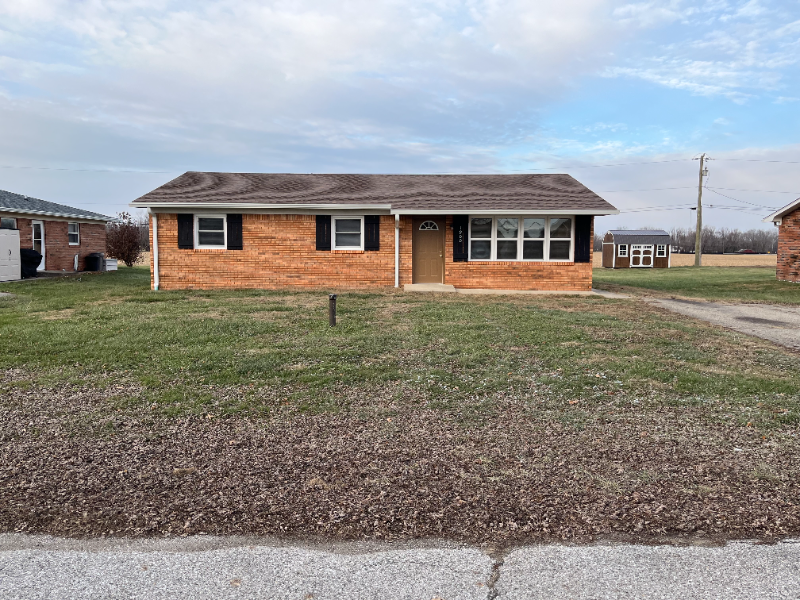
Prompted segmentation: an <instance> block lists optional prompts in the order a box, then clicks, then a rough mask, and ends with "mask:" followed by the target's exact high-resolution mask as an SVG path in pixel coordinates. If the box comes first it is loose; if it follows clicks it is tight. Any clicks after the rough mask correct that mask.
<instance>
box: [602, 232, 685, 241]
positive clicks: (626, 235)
mask: <svg viewBox="0 0 800 600" xmlns="http://www.w3.org/2000/svg"><path fill="white" fill-rule="evenodd" d="M608 233H610V234H611V235H613V236H614V243H615V244H671V243H672V238H671V237H670V235H669V234H668V233H667V232H666V231H664V230H663V229H609V230H608Z"/></svg>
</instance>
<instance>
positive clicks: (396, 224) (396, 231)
mask: <svg viewBox="0 0 800 600" xmlns="http://www.w3.org/2000/svg"><path fill="white" fill-rule="evenodd" d="M394 287H396V288H399V287H400V215H395V216H394Z"/></svg>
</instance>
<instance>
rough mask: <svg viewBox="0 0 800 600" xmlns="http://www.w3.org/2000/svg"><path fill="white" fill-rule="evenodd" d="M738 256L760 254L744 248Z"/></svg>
mask: <svg viewBox="0 0 800 600" xmlns="http://www.w3.org/2000/svg"><path fill="white" fill-rule="evenodd" d="M736 254H758V252H756V251H755V250H751V249H750V248H742V249H741V250H739V251H738V252H737V253H736Z"/></svg>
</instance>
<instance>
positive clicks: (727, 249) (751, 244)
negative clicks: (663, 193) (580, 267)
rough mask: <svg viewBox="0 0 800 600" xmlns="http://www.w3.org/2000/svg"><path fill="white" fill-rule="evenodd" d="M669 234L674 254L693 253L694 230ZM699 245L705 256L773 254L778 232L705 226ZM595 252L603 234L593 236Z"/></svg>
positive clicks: (599, 248) (776, 248) (598, 248)
mask: <svg viewBox="0 0 800 600" xmlns="http://www.w3.org/2000/svg"><path fill="white" fill-rule="evenodd" d="M669 234H670V236H671V237H672V248H673V251H674V252H678V253H681V254H691V253H693V252H694V237H695V231H694V229H691V228H686V229H683V228H680V227H674V228H673V229H671V230H670V232H669ZM702 246H703V252H704V253H705V254H725V253H731V252H739V251H740V250H753V251H754V252H758V253H760V254H766V253H767V252H771V253H773V254H774V253H775V252H777V251H778V230H777V229H750V230H748V231H740V230H738V229H726V228H724V227H722V228H720V229H717V228H716V227H704V228H703V234H702ZM594 249H595V252H601V251H602V250H603V235H600V234H595V236H594Z"/></svg>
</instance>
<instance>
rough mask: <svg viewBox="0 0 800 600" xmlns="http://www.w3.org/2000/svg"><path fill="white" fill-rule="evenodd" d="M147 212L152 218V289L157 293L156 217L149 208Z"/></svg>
mask: <svg viewBox="0 0 800 600" xmlns="http://www.w3.org/2000/svg"><path fill="white" fill-rule="evenodd" d="M147 212H149V213H150V215H151V216H152V217H153V289H154V290H156V291H158V284H159V278H158V217H157V216H156V213H154V212H153V211H152V210H150V209H149V208H148V209H147Z"/></svg>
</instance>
